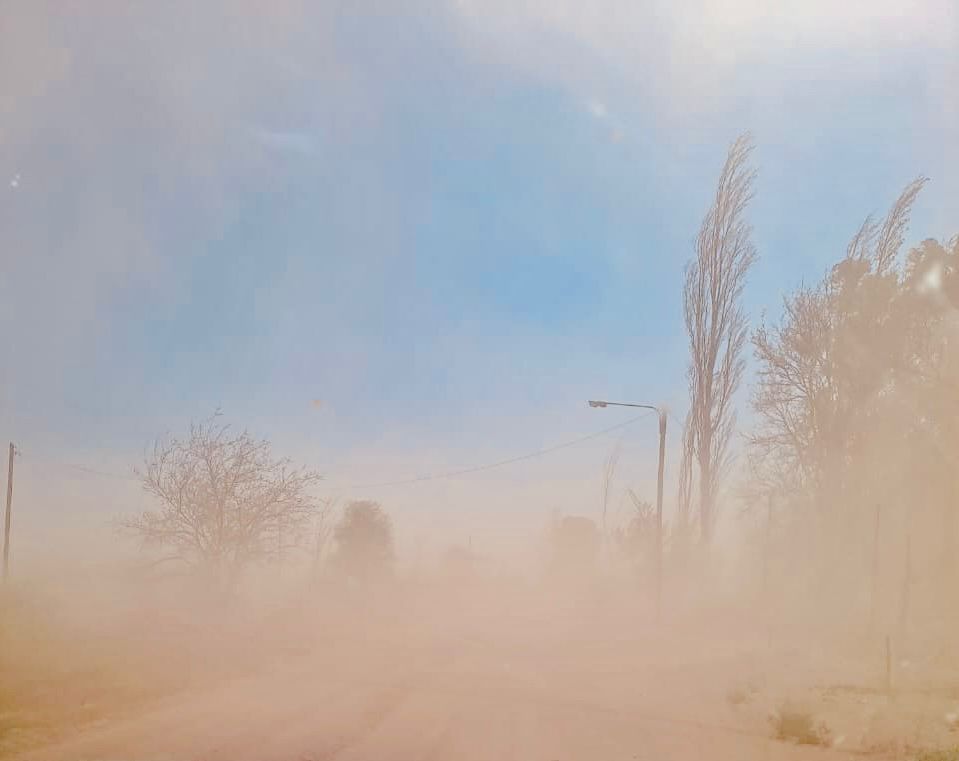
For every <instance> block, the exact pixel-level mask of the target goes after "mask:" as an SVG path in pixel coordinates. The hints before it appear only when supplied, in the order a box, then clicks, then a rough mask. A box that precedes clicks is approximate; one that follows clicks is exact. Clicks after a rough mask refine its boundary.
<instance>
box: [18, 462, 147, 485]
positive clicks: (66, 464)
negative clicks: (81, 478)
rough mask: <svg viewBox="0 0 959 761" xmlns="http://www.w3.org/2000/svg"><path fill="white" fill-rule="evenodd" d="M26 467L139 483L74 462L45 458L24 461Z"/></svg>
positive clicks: (128, 477) (132, 478)
mask: <svg viewBox="0 0 959 761" xmlns="http://www.w3.org/2000/svg"><path fill="white" fill-rule="evenodd" d="M24 464H25V465H31V464H37V465H48V466H52V467H54V468H64V469H66V470H75V471H78V472H80V473H87V474H89V475H94V476H104V477H106V478H115V479H118V480H120V481H138V480H139V479H137V478H136V477H135V476H132V475H124V474H122V473H110V472H108V471H106V470H97V469H96V468H89V467H87V466H86V465H78V464H76V463H72V462H60V461H58V460H47V459H44V458H40V459H37V458H27V459H26V460H25V461H24Z"/></svg>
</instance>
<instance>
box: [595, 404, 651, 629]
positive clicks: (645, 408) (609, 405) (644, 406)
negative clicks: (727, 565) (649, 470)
mask: <svg viewBox="0 0 959 761" xmlns="http://www.w3.org/2000/svg"><path fill="white" fill-rule="evenodd" d="M589 406H590V407H639V408H640V409H644V410H653V411H654V412H656V413H657V414H658V415H659V472H658V475H657V478H656V615H657V617H658V616H659V615H660V611H661V610H662V603H663V470H664V468H665V465H666V410H665V409H662V408H660V407H657V406H655V405H653V404H631V403H627V402H607V401H603V400H596V399H590V401H589Z"/></svg>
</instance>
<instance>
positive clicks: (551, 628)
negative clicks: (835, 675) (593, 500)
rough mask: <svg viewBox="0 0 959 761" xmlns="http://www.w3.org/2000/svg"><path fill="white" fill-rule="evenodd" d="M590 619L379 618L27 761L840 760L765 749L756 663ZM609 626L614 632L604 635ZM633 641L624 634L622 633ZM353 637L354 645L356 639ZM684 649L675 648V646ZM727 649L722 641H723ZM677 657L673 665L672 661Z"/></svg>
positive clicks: (773, 744)
mask: <svg viewBox="0 0 959 761" xmlns="http://www.w3.org/2000/svg"><path fill="white" fill-rule="evenodd" d="M597 612H598V611H596V610H588V609H568V610H566V611H565V612H562V613H560V612H557V611H555V610H554V611H552V612H551V613H550V614H549V615H547V614H545V613H544V612H543V611H538V612H537V611H532V610H525V611H524V610H520V609H514V610H512V611H509V610H505V609H500V610H499V612H498V614H497V615H495V616H492V615H490V614H489V613H490V611H488V610H487V611H484V612H482V613H480V612H479V611H478V610H474V611H471V612H463V611H462V610H458V611H455V612H452V613H450V611H448V615H440V614H436V613H434V614H433V615H432V616H426V615H423V616H417V614H416V611H410V612H409V613H408V614H404V615H403V616H401V617H395V616H394V617H383V616H380V615H377V614H374V613H372V612H370V611H367V612H366V613H365V614H364V615H365V617H366V620H361V621H359V622H357V625H356V626H355V627H352V628H351V629H350V630H349V631H348V630H346V629H343V630H342V631H341V632H340V633H338V634H337V633H332V632H329V631H328V632H326V633H325V634H318V641H322V642H323V645H322V646H320V647H316V648H315V650H314V652H311V653H309V654H300V655H295V656H292V657H291V658H289V659H287V660H286V661H284V662H283V663H282V664H281V665H278V666H276V667H275V668H273V669H270V670H268V671H267V672H266V673H260V674H258V675H255V676H249V677H246V678H243V679H240V680H237V681H234V682H231V683H229V684H226V685H223V686H220V687H217V688H215V689H210V690H204V691H201V692H198V693H197V694H190V695H182V696H180V697H177V698H172V699H170V700H168V701H167V702H166V703H164V704H162V705H159V706H157V707H156V708H155V709H153V710H150V711H149V712H147V713H145V714H144V715H142V716H140V717H138V718H131V719H128V720H126V721H125V722H122V723H116V724H111V725H110V726H109V727H105V728H103V729H100V730H91V731H88V732H86V733H83V734H81V735H80V736H79V737H77V738H75V739H73V740H71V741H69V742H66V743H64V744H62V745H59V746H57V747H54V748H49V749H47V750H45V751H42V752H39V753H36V754H33V755H31V756H28V757H26V758H30V759H31V760H33V761H41V760H42V761H56V760H59V759H62V760H63V761H77V760H78V759H89V760H90V761H93V760H98V761H99V760H105V759H137V760H139V759H168V760H170V761H172V760H174V759H197V760H199V759H203V760H204V761H216V760H222V761H273V760H274V759H275V760H276V761H280V760H281V759H284V760H285V759H291V760H295V761H306V760H310V761H320V760H321V759H334V758H335V759H339V760H346V759H377V760H381V761H382V760H385V759H397V760H399V759H403V760H406V759H477V760H479V759H524V760H525V759H542V760H543V761H551V760H552V759H562V760H564V761H565V760H572V759H584V760H586V759H589V760H598V759H625V760H628V761H632V760H634V759H656V760H657V761H661V760H664V759H684V760H686V759H699V758H709V759H737V760H741V759H753V758H755V759H767V758H776V759H780V758H782V759H788V758H817V759H826V758H830V757H836V758H838V757H840V756H844V755H846V754H841V753H839V752H838V751H833V750H824V749H822V748H814V749H810V748H802V747H798V746H792V745H789V744H785V743H781V742H777V741H775V740H772V739H770V737H769V734H770V733H769V727H768V724H765V717H764V716H763V715H762V713H761V711H760V710H759V708H758V707H756V709H757V710H756V711H755V712H754V714H750V713H749V712H748V711H747V712H745V713H742V712H739V713H737V712H736V711H734V710H733V709H732V708H731V707H730V706H729V705H728V704H727V702H726V700H725V695H726V693H727V690H728V688H729V684H730V680H731V679H735V678H737V676H742V675H743V674H744V673H747V672H748V670H749V669H752V668H753V667H754V666H755V663H754V661H753V660H752V659H751V658H750V657H749V656H748V655H747V654H746V652H747V651H746V648H744V647H743V645H742V643H739V644H738V645H737V646H736V647H735V648H728V649H726V650H725V651H723V650H722V649H721V648H719V647H716V646H712V647H709V646H706V636H708V633H707V632H706V631H703V632H701V635H702V639H701V641H700V643H699V645H698V646H693V647H690V644H691V643H690V642H689V641H683V642H680V641H679V640H680V639H681V638H680V637H679V635H678V634H677V633H676V631H673V633H672V634H671V636H670V637H668V638H667V637H664V636H658V635H656V633H655V631H654V630H653V627H651V626H650V625H649V624H645V625H644V624H643V623H642V622H640V621H637V620H636V619H635V618H633V619H632V620H630V617H627V616H620V617H619V619H618V620H613V619H612V618H610V617H608V616H599V615H597ZM617 629H620V630H619V631H617ZM627 629H633V631H627ZM357 632H360V633H359V634H357ZM687 639H688V638H687ZM725 641H726V642H729V641H731V640H730V639H728V638H727V639H725ZM680 653H682V654H683V655H680Z"/></svg>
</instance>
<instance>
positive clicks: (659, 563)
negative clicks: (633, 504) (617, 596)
mask: <svg viewBox="0 0 959 761" xmlns="http://www.w3.org/2000/svg"><path fill="white" fill-rule="evenodd" d="M657 412H659V468H658V470H657V474H656V617H657V618H660V617H661V616H662V613H663V470H664V468H665V465H666V410H665V409H660V410H657Z"/></svg>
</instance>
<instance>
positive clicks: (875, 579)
mask: <svg viewBox="0 0 959 761" xmlns="http://www.w3.org/2000/svg"><path fill="white" fill-rule="evenodd" d="M881 512H882V504H881V503H879V502H877V503H876V527H875V529H874V530H873V536H872V599H871V601H870V603H869V631H870V632H872V630H873V627H874V626H875V624H876V608H877V605H878V599H879V516H880V514H881Z"/></svg>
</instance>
